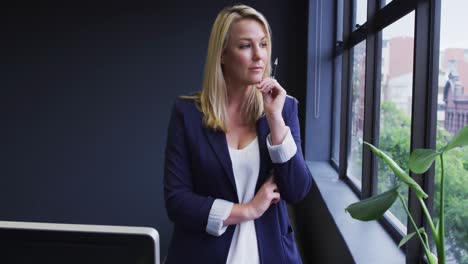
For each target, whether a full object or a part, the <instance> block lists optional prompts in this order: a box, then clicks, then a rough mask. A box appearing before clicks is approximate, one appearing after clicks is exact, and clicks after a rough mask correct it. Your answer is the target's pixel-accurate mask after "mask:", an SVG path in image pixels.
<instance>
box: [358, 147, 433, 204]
mask: <svg viewBox="0 0 468 264" xmlns="http://www.w3.org/2000/svg"><path fill="white" fill-rule="evenodd" d="M364 144H366V145H367V146H369V148H370V149H371V151H372V152H374V153H375V155H377V156H378V157H379V158H380V159H382V160H383V161H384V162H385V163H387V165H388V166H389V167H390V169H392V171H393V173H394V174H395V176H397V177H398V178H400V180H402V181H403V182H404V183H406V184H408V186H409V187H410V188H411V189H412V190H413V191H414V192H415V193H416V195H417V196H418V197H420V198H424V199H425V198H427V196H428V195H427V194H426V193H425V192H424V191H423V189H422V188H421V186H419V185H418V183H417V182H416V181H415V180H413V179H412V178H411V177H410V176H409V175H408V173H406V172H405V171H404V170H403V169H402V168H401V167H400V166H398V164H397V163H396V162H395V161H394V160H393V159H392V158H390V157H389V156H388V155H387V154H385V153H384V152H383V151H381V150H380V149H378V148H376V147H375V146H373V145H372V144H369V143H367V142H364Z"/></svg>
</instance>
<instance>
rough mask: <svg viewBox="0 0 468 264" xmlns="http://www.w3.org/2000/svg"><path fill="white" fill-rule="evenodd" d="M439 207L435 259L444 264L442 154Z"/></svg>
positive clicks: (441, 159)
mask: <svg viewBox="0 0 468 264" xmlns="http://www.w3.org/2000/svg"><path fill="white" fill-rule="evenodd" d="M440 169H441V173H440V207H439V214H440V216H439V230H438V231H439V235H438V236H439V239H438V241H437V242H438V243H437V244H436V245H437V258H438V259H439V263H445V214H444V211H445V199H444V197H445V188H444V181H445V175H444V157H443V153H441V154H440Z"/></svg>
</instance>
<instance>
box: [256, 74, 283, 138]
mask: <svg viewBox="0 0 468 264" xmlns="http://www.w3.org/2000/svg"><path fill="white" fill-rule="evenodd" d="M257 89H258V90H260V92H261V93H262V95H263V108H264V110H265V115H266V118H267V121H268V126H269V127H270V131H271V144H272V145H279V144H281V142H283V139H284V137H285V136H286V133H287V131H288V130H287V127H286V124H285V123H284V119H283V116H282V112H283V106H284V101H285V100H286V90H284V89H283V87H281V85H280V84H279V83H278V82H277V81H276V80H275V79H273V78H271V77H268V78H266V79H264V80H262V81H261V82H260V83H258V84H257Z"/></svg>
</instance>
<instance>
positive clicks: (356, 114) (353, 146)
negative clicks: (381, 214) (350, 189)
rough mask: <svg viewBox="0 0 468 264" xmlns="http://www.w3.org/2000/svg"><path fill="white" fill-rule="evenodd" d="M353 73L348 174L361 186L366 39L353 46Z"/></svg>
mask: <svg viewBox="0 0 468 264" xmlns="http://www.w3.org/2000/svg"><path fill="white" fill-rule="evenodd" d="M353 53H354V54H353V73H352V84H351V85H352V93H351V100H352V101H351V106H352V109H351V133H350V134H351V139H350V151H349V152H350V154H349V157H348V168H347V175H348V176H349V177H350V179H351V180H352V181H353V182H354V183H355V185H356V186H357V187H358V188H359V189H360V188H361V178H362V135H363V125H364V84H365V73H366V41H363V42H361V43H359V44H358V45H356V46H355V47H354V48H353Z"/></svg>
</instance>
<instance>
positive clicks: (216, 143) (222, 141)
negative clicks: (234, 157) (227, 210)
mask: <svg viewBox="0 0 468 264" xmlns="http://www.w3.org/2000/svg"><path fill="white" fill-rule="evenodd" d="M204 131H205V134H206V136H207V138H208V142H209V143H210V145H211V148H212V149H213V151H214V152H215V153H216V156H217V157H218V159H219V161H220V162H221V164H222V166H223V168H224V171H225V172H226V174H227V175H228V178H229V181H230V182H231V184H232V187H233V188H234V190H235V192H236V193H237V188H236V181H235V179H234V172H233V170H232V162H231V157H230V156H229V150H228V146H227V141H226V135H225V134H224V132H222V131H215V130H213V129H209V128H204Z"/></svg>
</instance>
